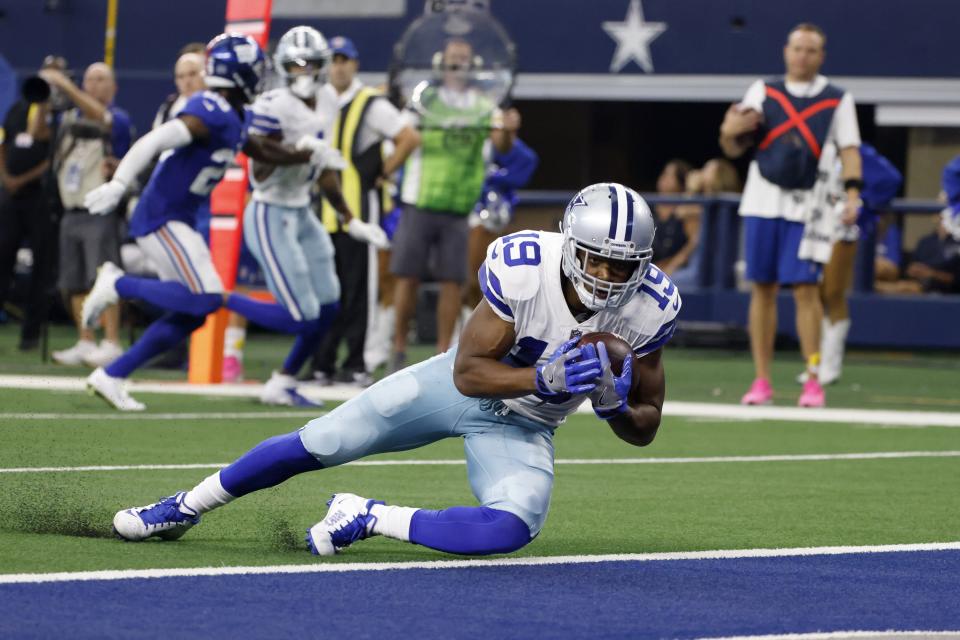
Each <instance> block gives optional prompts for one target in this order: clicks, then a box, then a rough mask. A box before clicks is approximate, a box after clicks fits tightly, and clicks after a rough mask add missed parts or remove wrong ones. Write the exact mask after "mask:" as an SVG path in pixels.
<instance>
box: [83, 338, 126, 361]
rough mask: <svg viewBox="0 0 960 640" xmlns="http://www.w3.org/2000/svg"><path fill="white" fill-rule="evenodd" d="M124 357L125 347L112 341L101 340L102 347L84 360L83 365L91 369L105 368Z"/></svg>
mask: <svg viewBox="0 0 960 640" xmlns="http://www.w3.org/2000/svg"><path fill="white" fill-rule="evenodd" d="M122 355H123V347H121V346H120V345H119V344H117V343H116V342H112V341H110V340H101V341H100V346H98V347H97V348H96V349H94V350H93V351H92V352H90V353H88V354H87V355H86V356H84V358H83V363H84V364H86V365H89V366H91V367H105V366H107V365H108V364H110V363H111V362H113V361H114V360H116V359H117V358H119V357H120V356H122Z"/></svg>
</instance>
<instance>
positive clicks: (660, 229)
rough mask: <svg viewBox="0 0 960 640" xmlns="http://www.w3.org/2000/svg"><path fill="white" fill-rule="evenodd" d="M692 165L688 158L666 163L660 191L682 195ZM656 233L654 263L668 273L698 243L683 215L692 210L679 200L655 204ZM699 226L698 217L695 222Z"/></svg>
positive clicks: (685, 258)
mask: <svg viewBox="0 0 960 640" xmlns="http://www.w3.org/2000/svg"><path fill="white" fill-rule="evenodd" d="M691 171H693V165H691V164H690V163H689V162H687V161H686V160H677V159H674V160H671V161H670V162H668V163H667V164H665V165H664V167H663V170H662V171H661V172H660V177H658V178H657V195H661V196H671V197H675V196H682V195H683V194H684V193H686V191H687V176H688V175H689V174H690V172H691ZM653 210H654V213H655V214H656V222H657V233H656V235H655V236H654V238H653V263H654V264H655V265H657V267H659V268H660V269H661V270H663V271H664V272H666V273H667V275H673V272H674V271H675V270H676V269H677V268H678V267H680V266H682V265H684V264H686V262H687V259H688V258H689V257H690V253H691V252H692V251H693V249H694V248H695V247H696V243H697V238H696V234H694V233H692V230H690V231H691V232H688V221H687V220H685V219H684V217H682V216H681V213H684V212H686V211H688V210H689V207H687V208H686V209H684V208H683V206H682V205H677V204H658V205H656V206H655V207H654V209H653ZM696 225H697V227H699V219H698V220H697V222H696Z"/></svg>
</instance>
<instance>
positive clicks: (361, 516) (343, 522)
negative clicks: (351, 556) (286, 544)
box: [306, 493, 383, 556]
mask: <svg viewBox="0 0 960 640" xmlns="http://www.w3.org/2000/svg"><path fill="white" fill-rule="evenodd" d="M375 504H383V502H382V501H380V500H368V499H366V498H361V497H360V496H357V495H354V494H352V493H335V494H333V497H332V498H330V500H328V501H327V505H328V506H329V507H330V508H329V509H328V510H327V515H326V517H325V518H324V519H323V520H321V521H320V522H318V523H317V524H315V525H313V526H312V527H310V528H309V529H307V538H306V540H307V548H308V549H309V550H310V553H312V554H313V555H315V556H332V555H333V554H335V553H338V552H340V551H342V550H343V549H345V548H346V547H349V546H350V545H351V544H353V543H354V542H356V541H357V540H365V539H367V538H369V537H371V536H373V535H376V534H374V533H373V525H374V524H375V523H376V521H377V519H376V518H375V517H374V516H372V515H370V507H372V506H373V505H375Z"/></svg>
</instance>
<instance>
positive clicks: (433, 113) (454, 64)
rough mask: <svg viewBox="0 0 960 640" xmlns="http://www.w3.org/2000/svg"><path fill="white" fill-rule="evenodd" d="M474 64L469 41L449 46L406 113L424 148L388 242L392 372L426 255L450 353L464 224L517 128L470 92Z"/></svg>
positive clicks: (440, 346) (510, 115)
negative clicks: (493, 161)
mask: <svg viewBox="0 0 960 640" xmlns="http://www.w3.org/2000/svg"><path fill="white" fill-rule="evenodd" d="M479 65H480V60H479V59H478V57H476V56H474V53H473V47H472V46H471V45H470V43H469V42H467V41H465V40H462V39H459V38H451V39H449V40H448V41H447V42H446V44H445V46H444V48H443V51H441V52H438V54H437V56H436V59H435V63H434V69H435V71H436V74H437V76H438V78H437V81H436V82H435V83H429V84H426V85H425V86H423V87H422V88H421V89H420V90H418V92H417V95H415V97H414V101H413V103H414V104H413V105H412V108H411V109H408V111H407V113H408V114H409V116H410V117H411V119H412V120H413V122H414V123H415V124H416V126H417V127H418V128H419V129H420V131H421V136H422V144H421V146H420V148H418V149H417V150H416V151H415V152H414V153H413V154H412V155H411V156H410V159H409V160H407V163H406V165H405V166H404V175H403V183H402V186H401V191H400V199H401V200H402V202H403V205H404V206H403V214H402V216H401V217H400V223H399V225H398V226H397V231H396V235H395V236H394V238H393V256H392V258H391V261H390V271H391V272H392V273H393V274H394V275H395V276H396V277H397V283H396V286H395V289H394V302H395V305H396V313H397V321H396V332H395V334H394V353H393V357H392V358H391V362H390V365H389V368H390V370H391V371H396V370H398V369H401V368H403V366H404V365H405V362H406V348H407V331H408V328H409V323H410V316H411V315H412V313H413V309H414V306H415V304H416V299H417V289H418V287H419V284H420V280H421V278H423V277H424V276H425V275H426V272H427V267H428V264H429V261H430V258H431V252H433V253H435V262H434V264H433V269H432V271H433V273H434V274H435V275H436V278H437V279H438V280H439V281H440V297H439V300H438V303H437V351H438V352H443V351H446V350H447V349H448V348H449V347H450V343H451V338H452V336H453V328H454V325H455V324H456V321H457V317H458V315H459V312H460V297H461V288H462V286H463V283H464V281H465V280H466V276H467V238H468V235H469V228H468V224H467V218H468V216H469V215H470V212H471V211H472V210H473V207H474V204H475V203H476V202H477V199H478V198H479V197H480V194H481V191H482V189H483V180H484V177H485V174H486V165H487V162H488V161H489V159H490V158H491V157H492V155H493V149H494V148H495V149H496V150H497V151H498V152H500V153H506V152H508V151H509V150H510V148H511V146H512V139H513V135H512V134H513V133H515V132H516V130H517V128H518V126H519V119H520V117H519V114H518V113H517V111H516V110H514V109H509V110H507V111H505V112H501V111H500V110H499V109H497V108H496V105H495V104H493V103H492V102H491V100H490V99H489V98H488V97H487V96H486V95H485V94H483V93H482V92H481V91H479V90H478V89H476V88H475V87H474V86H472V85H471V74H472V70H473V69H474V68H476V67H478V66H479Z"/></svg>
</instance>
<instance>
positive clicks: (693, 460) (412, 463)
mask: <svg viewBox="0 0 960 640" xmlns="http://www.w3.org/2000/svg"><path fill="white" fill-rule="evenodd" d="M957 457H960V451H875V452H870V453H806V454H794V455H768V456H702V457H689V458H560V459H558V460H556V461H555V462H556V464H602V465H619V464H702V463H718V462H728V463H729V462H819V461H830V460H889V459H901V458H957ZM227 464H229V463H226V462H209V463H196V464H131V465H91V466H85V467H7V468H2V467H0V473H74V472H81V471H176V470H181V469H220V468H223V467H225V466H227ZM464 464H466V462H465V461H464V460H462V459H452V460H442V459H441V460H356V461H354V462H348V463H346V466H354V467H416V466H458V465H464Z"/></svg>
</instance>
